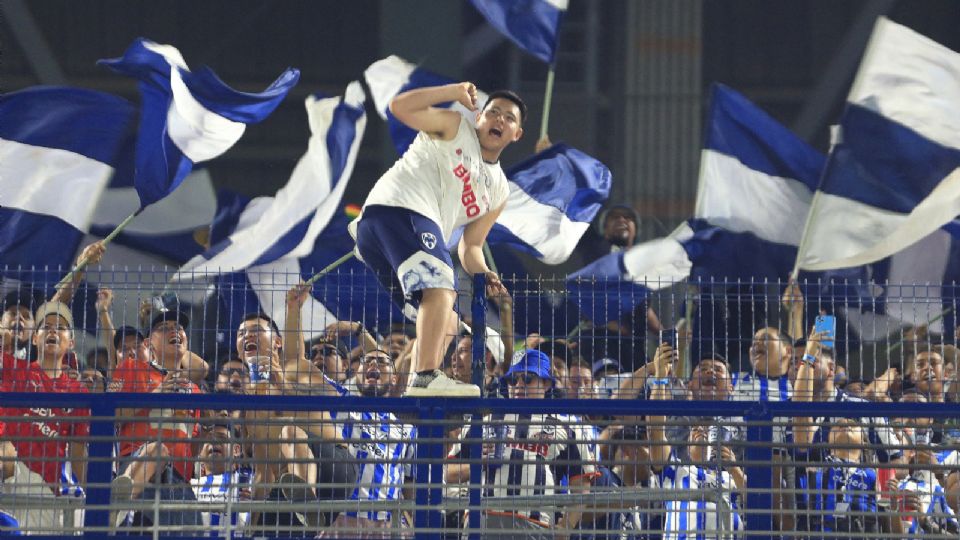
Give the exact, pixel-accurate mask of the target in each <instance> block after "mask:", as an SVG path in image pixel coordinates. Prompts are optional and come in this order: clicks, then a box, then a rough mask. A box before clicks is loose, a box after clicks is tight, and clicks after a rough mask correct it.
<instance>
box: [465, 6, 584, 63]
mask: <svg viewBox="0 0 960 540" xmlns="http://www.w3.org/2000/svg"><path fill="white" fill-rule="evenodd" d="M470 3H471V4H473V7H475V8H477V11H479V12H480V13H481V14H482V15H483V16H484V17H485V18H486V19H487V22H489V23H490V26H493V27H494V28H496V29H497V30H499V31H500V33H501V34H503V35H505V36H507V38H509V39H510V41H512V42H514V43H516V44H517V46H518V47H520V48H521V49H523V50H525V51H527V52H528V53H530V54H532V55H533V56H536V57H537V58H539V59H540V60H543V61H544V62H546V63H548V64H552V63H553V60H554V58H555V57H556V54H557V41H558V36H559V34H560V20H561V19H562V18H563V12H565V11H566V10H567V5H568V3H569V1H568V0H470Z"/></svg>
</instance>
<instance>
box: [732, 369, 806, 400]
mask: <svg viewBox="0 0 960 540" xmlns="http://www.w3.org/2000/svg"><path fill="white" fill-rule="evenodd" d="M731 382H732V383H733V396H732V397H731V398H730V399H732V400H733V401H790V399H791V398H792V397H793V385H792V384H790V378H789V377H788V376H786V375H784V376H782V377H780V378H777V379H768V378H766V377H762V376H760V375H757V374H755V373H734V374H733V379H732V381H731Z"/></svg>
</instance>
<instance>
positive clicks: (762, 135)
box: [567, 85, 824, 320]
mask: <svg viewBox="0 0 960 540" xmlns="http://www.w3.org/2000/svg"><path fill="white" fill-rule="evenodd" d="M708 122H709V124H708V128H707V132H706V138H705V141H704V149H703V151H702V153H701V157H700V160H701V161H700V186H699V190H698V196H697V204H696V209H695V212H694V217H693V219H690V220H687V221H686V222H685V223H683V224H682V225H681V226H680V227H678V228H677V229H676V230H675V231H674V232H673V233H671V234H670V235H669V236H667V237H666V238H660V239H656V240H652V241H649V242H645V243H643V244H639V245H636V246H633V247H631V248H630V249H627V250H624V251H620V252H617V253H611V254H610V255H606V256H604V257H601V258H600V259H598V260H597V261H595V262H593V263H591V264H589V265H587V266H586V267H584V268H583V269H581V270H578V271H577V272H574V273H573V274H571V275H569V276H568V280H567V289H568V291H569V292H570V293H571V295H572V297H573V298H574V299H575V300H577V301H578V303H579V305H580V310H581V313H583V314H584V315H585V316H588V317H590V318H592V317H591V314H595V313H598V312H601V309H603V310H605V311H604V312H603V313H604V316H607V317H609V315H610V314H611V313H612V312H613V311H614V310H619V311H620V313H623V312H624V311H628V310H629V309H632V306H634V305H636V302H638V301H639V300H642V299H643V298H644V297H645V294H647V293H648V292H649V291H647V290H659V289H662V288H665V287H669V286H671V285H674V284H676V283H678V282H680V281H683V280H684V279H687V278H692V279H694V280H702V281H707V282H709V281H710V280H716V281H719V282H723V281H736V280H746V281H752V280H755V281H762V280H764V279H768V280H772V281H777V280H782V281H786V280H787V278H788V277H789V274H790V271H791V269H792V268H793V263H794V260H795V259H796V254H797V246H798V245H799V243H800V236H801V233H802V231H803V224H804V221H805V219H806V216H807V213H808V212H809V209H810V201H811V199H812V197H813V191H814V190H815V189H816V184H817V178H818V176H819V174H820V170H821V168H822V166H823V162H824V157H823V156H822V155H821V154H819V153H818V152H817V151H816V150H814V149H813V148H811V147H810V146H808V145H807V144H806V143H804V142H803V141H801V140H800V139H799V138H797V137H796V136H795V135H794V134H793V133H791V132H790V131H789V130H787V129H786V128H785V127H783V126H782V125H780V124H779V123H777V122H776V121H775V120H774V119H773V118H771V117H770V116H769V115H767V114H766V113H764V112H763V111H762V110H760V109H759V108H757V107H756V106H755V105H753V104H752V103H750V101H748V100H747V99H746V98H744V97H743V96H742V95H740V94H738V93H737V92H734V91H733V90H731V89H729V88H727V87H725V86H722V85H715V86H714V87H713V93H712V99H711V106H710V114H709V120H708ZM618 280H622V281H625V282H630V283H632V284H634V285H637V286H638V287H637V288H632V289H631V288H625V287H624V285H623V284H622V283H618ZM584 291H587V292H588V293H589V294H585V293H584ZM591 295H593V296H597V297H601V298H607V299H608V300H607V301H606V302H600V303H599V304H598V305H594V304H597V302H595V301H594V300H592V299H591ZM612 319H613V317H609V318H606V319H603V320H612ZM593 320H596V319H593Z"/></svg>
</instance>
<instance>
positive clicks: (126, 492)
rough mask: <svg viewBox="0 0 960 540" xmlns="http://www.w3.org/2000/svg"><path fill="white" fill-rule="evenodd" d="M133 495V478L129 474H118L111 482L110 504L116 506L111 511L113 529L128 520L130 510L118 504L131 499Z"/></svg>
mask: <svg viewBox="0 0 960 540" xmlns="http://www.w3.org/2000/svg"><path fill="white" fill-rule="evenodd" d="M132 495H133V479H131V478H130V477H128V476H118V477H116V478H114V479H113V482H111V483H110V505H111V506H114V508H113V509H112V510H111V511H110V526H111V527H112V528H113V529H117V528H119V527H120V526H121V525H123V522H124V521H126V520H127V516H128V515H129V514H130V512H129V510H121V509H119V508H116V505H118V504H120V503H124V502H127V501H129V500H130V498H131V496H132Z"/></svg>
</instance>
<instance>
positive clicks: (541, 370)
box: [506, 349, 553, 381]
mask: <svg viewBox="0 0 960 540" xmlns="http://www.w3.org/2000/svg"><path fill="white" fill-rule="evenodd" d="M514 373H533V374H534V375H536V376H538V377H540V378H541V379H547V380H550V381H552V380H553V373H551V371H550V357H549V356H547V355H546V354H544V353H543V352H541V351H538V350H536V349H527V350H525V351H523V353H522V356H520V358H519V359H518V360H517V361H516V362H514V364H513V365H512V366H510V369H509V370H507V374H506V376H507V377H509V376H510V375H513V374H514Z"/></svg>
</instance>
